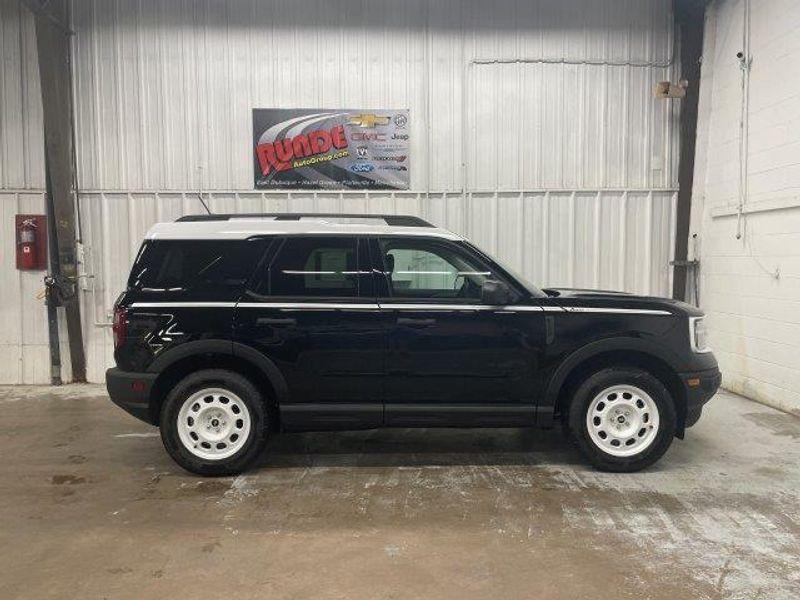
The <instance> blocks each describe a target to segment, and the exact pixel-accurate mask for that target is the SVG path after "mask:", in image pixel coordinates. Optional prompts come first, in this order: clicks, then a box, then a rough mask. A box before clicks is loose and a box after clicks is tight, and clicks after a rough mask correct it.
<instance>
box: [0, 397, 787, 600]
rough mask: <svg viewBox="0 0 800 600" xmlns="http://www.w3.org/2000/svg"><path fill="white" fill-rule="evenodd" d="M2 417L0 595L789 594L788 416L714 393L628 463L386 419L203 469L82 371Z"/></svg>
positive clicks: (546, 442) (546, 441)
mask: <svg viewBox="0 0 800 600" xmlns="http://www.w3.org/2000/svg"><path fill="white" fill-rule="evenodd" d="M0 413H1V414H2V418H3V427H2V429H0V457H2V465H0V597H1V598H4V599H5V598H51V597H52V598H106V597H108V598H144V597H159V598H168V597H174V598H188V597H215V596H222V595H224V597H227V598H236V599H242V598H266V597H269V598H271V599H274V598H348V599H352V598H459V599H467V598H542V599H546V598H592V599H595V598H608V599H618V598H637V599H639V600H641V599H645V598H665V599H666V598H669V599H675V598H693V599H694V598H797V597H800V419H798V418H796V417H793V416H789V415H786V414H782V413H779V412H776V411H774V410H771V409H769V408H766V407H763V406H760V405H758V404H754V403H751V402H749V401H747V400H744V399H743V398H740V397H737V396H734V395H731V394H727V393H721V394H719V395H718V396H717V397H716V398H715V399H714V400H713V401H712V403H711V404H710V406H709V409H708V410H707V412H706V414H705V415H704V417H703V419H701V421H700V423H699V424H698V425H697V426H696V427H695V428H693V429H692V430H691V431H690V432H689V434H688V436H687V439H686V440H685V441H683V442H681V441H678V440H676V442H675V444H674V445H673V447H672V449H671V450H670V451H669V453H668V454H667V456H666V457H665V458H664V459H662V461H661V462H660V463H659V464H658V465H656V466H655V467H654V468H651V469H650V470H649V471H647V472H645V473H639V474H634V475H612V474H604V473H598V472H595V471H593V470H591V469H590V468H588V467H587V466H585V464H584V463H583V462H582V460H581V458H580V456H579V455H578V454H577V453H576V452H575V451H574V450H573V449H572V448H571V447H570V446H568V445H567V444H566V443H565V442H564V441H563V440H562V438H561V436H560V433H559V432H558V431H551V432H535V431H525V430H484V431H466V430H453V431H447V430H416V431H414V430H390V431H370V432H350V433H335V434H334V433H331V434H327V433H326V434H305V435H286V436H282V437H278V438H276V439H274V440H273V442H272V443H271V445H270V452H269V453H268V454H267V455H266V456H264V458H263V459H262V461H261V463H260V465H259V466H258V467H257V468H256V469H254V470H253V471H252V472H250V473H248V474H247V475H245V476H241V477H237V478H221V479H201V478H197V477H193V476H191V475H189V474H187V473H185V472H183V471H181V470H180V469H179V468H178V467H177V466H175V465H174V464H173V463H172V462H171V461H170V459H169V458H168V457H167V455H166V453H165V452H164V451H163V450H162V447H161V441H160V439H159V438H158V437H157V434H156V432H155V430H154V429H152V428H150V427H148V426H147V425H145V424H142V423H140V422H138V421H136V420H135V419H133V418H132V417H129V416H127V415H126V414H124V413H123V412H122V411H121V410H119V409H117V408H115V407H114V406H112V405H111V404H110V403H109V402H108V400H107V398H106V397H105V395H104V390H103V388H102V387H99V386H67V387H64V388H61V389H58V390H53V389H50V388H19V387H16V388H0Z"/></svg>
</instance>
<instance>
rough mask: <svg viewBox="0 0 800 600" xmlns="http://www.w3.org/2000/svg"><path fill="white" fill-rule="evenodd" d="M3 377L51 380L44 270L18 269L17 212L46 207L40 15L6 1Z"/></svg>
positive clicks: (1, 139)
mask: <svg viewBox="0 0 800 600" xmlns="http://www.w3.org/2000/svg"><path fill="white" fill-rule="evenodd" d="M0 68H1V70H0V383H34V382H35V383H44V382H48V381H50V357H49V349H48V342H47V312H46V309H45V307H44V301H43V300H40V299H37V298H36V295H37V293H38V292H40V291H41V289H42V287H43V285H42V277H43V275H44V273H43V272H41V271H32V272H23V271H17V269H16V266H15V264H16V263H15V252H16V249H15V243H16V239H15V233H14V215H16V214H18V213H34V214H42V213H44V194H43V188H44V154H43V145H44V138H43V132H42V108H41V92H40V88H39V71H38V65H37V60H36V37H35V34H34V26H33V18H32V17H31V15H30V14H29V13H28V11H27V10H26V9H21V8H20V3H19V2H18V1H17V0H0Z"/></svg>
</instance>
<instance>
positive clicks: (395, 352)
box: [372, 237, 544, 426]
mask: <svg viewBox="0 0 800 600" xmlns="http://www.w3.org/2000/svg"><path fill="white" fill-rule="evenodd" d="M372 248H373V253H374V254H376V255H377V257H376V259H377V268H376V270H378V271H383V274H384V277H383V278H380V279H378V281H377V284H378V296H379V297H378V302H379V304H380V306H381V312H382V313H383V314H384V315H385V316H386V318H387V320H388V328H389V329H388V333H387V356H386V369H387V371H386V385H385V388H384V398H385V403H386V406H385V417H384V418H385V421H386V424H387V425H396V426H404V425H409V426H411V425H416V426H418V425H431V426H433V425H443V426H453V425H464V426H472V425H494V426H500V425H516V424H520V423H522V424H532V423H533V420H534V411H535V402H536V388H535V386H536V373H537V370H538V361H539V356H540V355H539V350H540V342H541V340H543V337H544V333H543V332H544V317H543V314H542V313H541V310H540V309H539V308H538V307H528V308H529V311H528V312H526V311H525V308H524V307H523V308H520V309H519V310H510V309H511V308H513V307H491V306H486V305H484V304H482V302H481V288H482V284H483V282H484V281H486V280H487V279H501V277H500V276H499V274H498V273H495V272H493V269H492V268H491V267H490V266H489V265H488V264H487V263H486V262H485V261H483V260H481V258H480V257H478V256H476V255H475V254H474V253H473V252H471V251H470V250H469V249H468V248H467V247H464V246H462V245H459V244H457V243H455V242H451V241H449V240H442V239H427V238H417V239H415V238H409V237H385V238H379V239H378V240H377V241H376V242H374V243H373V246H372Z"/></svg>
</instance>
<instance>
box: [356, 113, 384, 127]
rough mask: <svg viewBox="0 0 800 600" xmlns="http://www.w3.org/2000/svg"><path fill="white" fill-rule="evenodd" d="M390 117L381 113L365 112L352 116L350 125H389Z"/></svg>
mask: <svg viewBox="0 0 800 600" xmlns="http://www.w3.org/2000/svg"><path fill="white" fill-rule="evenodd" d="M388 124H389V117H384V116H380V115H372V114H363V115H356V116H354V117H350V125H357V126H358V127H370V128H372V127H375V126H376V125H388Z"/></svg>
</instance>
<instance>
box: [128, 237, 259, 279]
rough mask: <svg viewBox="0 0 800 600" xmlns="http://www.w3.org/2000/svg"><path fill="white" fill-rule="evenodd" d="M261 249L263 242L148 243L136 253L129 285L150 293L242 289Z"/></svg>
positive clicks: (179, 241)
mask: <svg viewBox="0 0 800 600" xmlns="http://www.w3.org/2000/svg"><path fill="white" fill-rule="evenodd" d="M264 247H265V242H264V240H230V241H227V240H225V241H209V240H154V241H148V242H146V243H145V244H144V245H143V246H142V249H141V250H140V251H139V255H138V257H137V258H136V262H135V263H134V265H133V270H132V271H131V276H130V279H129V281H128V285H129V286H130V287H133V288H138V289H141V290H151V291H179V290H185V289H190V288H195V287H198V286H203V287H208V286H223V287H230V286H241V285H243V284H244V283H246V282H247V279H248V278H249V277H250V274H251V273H252V272H253V269H254V268H255V265H256V263H257V262H258V259H259V258H260V257H261V253H262V252H263V249H264Z"/></svg>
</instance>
